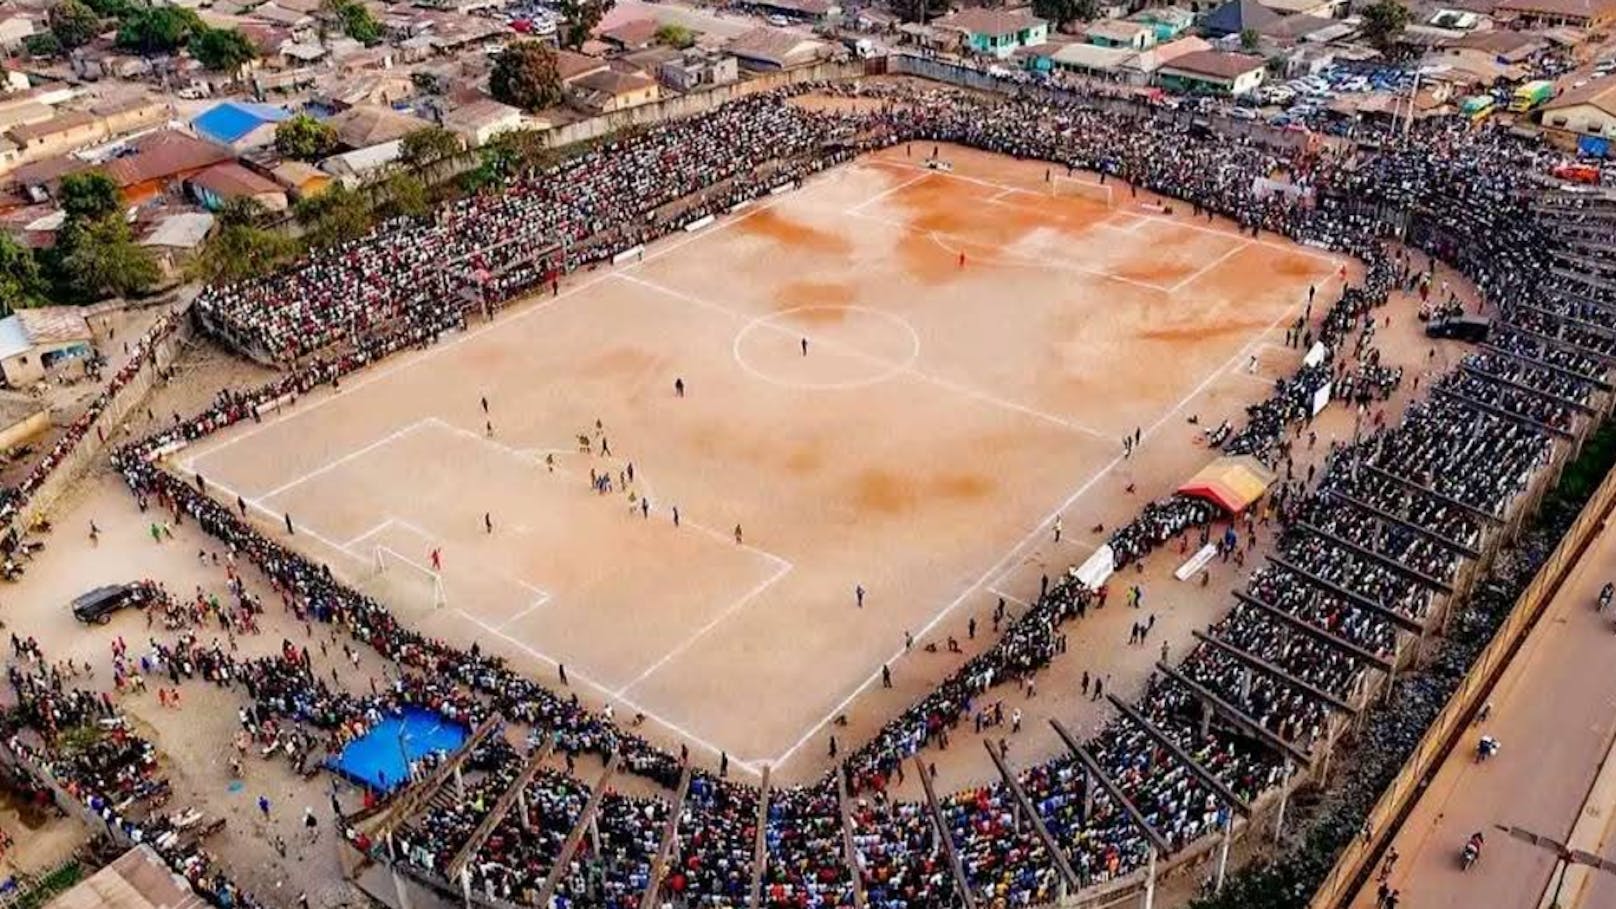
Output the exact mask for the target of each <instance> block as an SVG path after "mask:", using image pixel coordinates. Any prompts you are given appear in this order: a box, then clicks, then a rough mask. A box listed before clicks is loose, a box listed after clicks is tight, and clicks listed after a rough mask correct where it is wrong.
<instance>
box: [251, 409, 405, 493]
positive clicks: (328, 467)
mask: <svg viewBox="0 0 1616 909" xmlns="http://www.w3.org/2000/svg"><path fill="white" fill-rule="evenodd" d="M432 419H433V418H431V417H428V418H426V419H421V420H416V421H415V422H414V423H410V424H408V425H406V426H404V427H403V428H401V429H397V430H394V431H393V432H390V433H388V434H387V435H385V436H382V437H381V438H379V439H376V440H375V441H373V442H371V443H369V444H368V445H364V446H362V447H360V448H356V449H354V450H353V451H350V452H348V453H347V454H345V455H343V456H342V457H340V458H335V459H333V460H330V461H327V462H326V463H324V464H322V465H320V466H319V467H316V468H314V469H313V470H310V471H308V472H307V473H303V474H300V475H298V476H296V477H293V478H292V479H290V480H287V481H286V482H285V483H282V484H281V485H279V486H277V487H275V488H274V489H271V490H270V491H269V492H266V493H264V494H263V495H261V496H259V497H258V501H260V502H267V501H269V500H270V499H273V498H275V497H276V496H278V495H280V494H281V493H283V492H286V491H288V490H291V489H295V488H297V487H298V486H301V485H303V484H304V483H307V482H308V481H310V480H312V479H314V478H315V477H318V476H322V475H324V474H327V473H330V472H331V471H333V470H336V469H337V468H338V467H341V466H342V465H344V464H347V463H348V462H350V461H354V460H358V459H359V458H362V457H364V456H365V455H367V454H370V453H371V452H373V451H375V450H376V449H378V448H385V447H387V446H388V445H391V444H393V443H394V442H397V441H398V440H399V439H402V438H404V437H405V436H407V435H409V434H410V433H412V432H415V431H416V430H417V429H420V428H421V426H422V424H425V423H428V422H431V420H432Z"/></svg>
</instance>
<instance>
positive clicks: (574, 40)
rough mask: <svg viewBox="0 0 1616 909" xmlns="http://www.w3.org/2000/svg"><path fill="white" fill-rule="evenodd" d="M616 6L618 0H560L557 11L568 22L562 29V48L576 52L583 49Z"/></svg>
mask: <svg viewBox="0 0 1616 909" xmlns="http://www.w3.org/2000/svg"><path fill="white" fill-rule="evenodd" d="M615 5H616V0H559V5H558V6H557V11H558V12H560V13H561V15H562V17H563V18H565V19H566V20H567V23H566V25H565V26H564V27H562V29H561V34H560V38H561V46H562V47H570V48H573V49H575V50H576V49H577V48H580V47H582V46H583V43H584V42H585V41H588V40H589V36H590V35H591V34H592V33H593V32H594V31H595V26H597V25H599V24H600V20H601V19H602V18H603V17H604V16H605V15H606V14H607V13H609V12H611V9H612V7H613V6H615Z"/></svg>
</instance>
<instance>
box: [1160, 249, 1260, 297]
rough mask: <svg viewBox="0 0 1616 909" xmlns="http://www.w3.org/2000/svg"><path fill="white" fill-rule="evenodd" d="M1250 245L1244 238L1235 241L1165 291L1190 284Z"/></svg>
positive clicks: (1176, 289) (1171, 292) (1174, 292)
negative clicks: (1223, 251)
mask: <svg viewBox="0 0 1616 909" xmlns="http://www.w3.org/2000/svg"><path fill="white" fill-rule="evenodd" d="M1250 247H1251V241H1250V240H1245V241H1242V242H1240V243H1236V244H1235V245H1234V246H1232V247H1230V249H1229V251H1228V252H1225V253H1224V254H1223V255H1221V256H1218V257H1217V258H1216V259H1213V260H1212V261H1210V262H1208V263H1206V264H1205V265H1203V266H1201V267H1200V268H1197V269H1196V270H1195V271H1194V272H1192V273H1191V274H1190V275H1189V277H1187V278H1185V279H1184V280H1182V281H1180V282H1178V283H1177V284H1174V285H1173V286H1172V287H1169V288H1167V292H1168V293H1169V294H1176V293H1178V292H1179V291H1181V290H1183V289H1184V288H1185V287H1188V286H1189V285H1190V284H1193V283H1194V282H1196V281H1198V280H1200V279H1201V278H1202V277H1203V276H1205V275H1206V273H1207V272H1209V271H1211V270H1212V269H1214V268H1217V267H1218V266H1219V265H1222V264H1223V263H1225V262H1227V261H1229V259H1230V258H1232V257H1233V256H1234V255H1236V254H1237V253H1243V252H1245V251H1246V250H1247V249H1249V248H1250Z"/></svg>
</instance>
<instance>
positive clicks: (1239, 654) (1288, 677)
mask: <svg viewBox="0 0 1616 909" xmlns="http://www.w3.org/2000/svg"><path fill="white" fill-rule="evenodd" d="M1190 633H1191V634H1193V635H1195V636H1196V638H1198V639H1200V640H1201V641H1204V642H1205V643H1206V644H1207V645H1209V646H1211V647H1214V648H1216V649H1218V650H1221V651H1223V652H1224V653H1226V654H1228V655H1229V656H1231V657H1233V658H1234V659H1236V660H1237V661H1239V662H1241V663H1244V664H1245V665H1246V666H1249V667H1250V668H1252V669H1255V670H1257V671H1258V672H1261V673H1262V674H1264V675H1266V676H1268V677H1269V678H1272V679H1274V680H1276V681H1278V682H1279V683H1280V684H1282V685H1289V686H1291V687H1292V688H1295V689H1296V690H1298V691H1301V692H1303V693H1305V694H1307V695H1308V696H1309V697H1311V698H1313V699H1314V700H1316V701H1320V702H1322V703H1325V704H1329V705H1330V706H1331V707H1334V708H1335V709H1336V710H1341V711H1345V712H1346V713H1351V714H1356V713H1357V712H1358V710H1357V708H1355V707H1353V706H1352V705H1351V704H1349V703H1347V702H1346V701H1345V700H1342V699H1341V698H1339V697H1337V696H1336V695H1334V694H1331V693H1330V692H1328V691H1325V690H1324V689H1323V688H1320V687H1319V686H1317V685H1315V684H1313V683H1312V682H1309V681H1306V680H1304V679H1299V678H1297V677H1296V676H1294V675H1292V674H1290V673H1289V672H1286V671H1285V670H1283V669H1281V668H1279V667H1278V666H1276V665H1274V664H1273V663H1271V662H1269V661H1267V660H1265V659H1263V658H1262V657H1260V656H1257V655H1256V654H1254V653H1252V652H1250V651H1248V650H1246V649H1245V648H1243V647H1240V646H1237V645H1235V644H1231V643H1230V642H1228V641H1226V640H1224V639H1223V638H1220V637H1217V636H1215V635H1210V634H1207V633H1206V632H1204V631H1201V630H1200V629H1199V628H1196V629H1192V630H1191V631H1190Z"/></svg>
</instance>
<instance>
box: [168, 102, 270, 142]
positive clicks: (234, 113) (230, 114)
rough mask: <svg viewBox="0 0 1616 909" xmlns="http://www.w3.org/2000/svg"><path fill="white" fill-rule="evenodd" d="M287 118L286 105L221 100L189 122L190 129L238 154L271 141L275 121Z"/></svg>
mask: <svg viewBox="0 0 1616 909" xmlns="http://www.w3.org/2000/svg"><path fill="white" fill-rule="evenodd" d="M289 117H291V114H290V113H289V112H287V111H286V109H285V108H280V107H275V106H273V105H269V104H254V103H252V102H247V101H224V102H221V103H219V104H215V105H214V106H212V107H210V108H208V109H207V110H205V111H203V112H202V113H201V114H198V115H197V116H196V118H195V119H193V120H192V121H191V129H192V131H194V132H195V133H196V134H197V135H198V136H200V137H201V138H203V139H206V140H208V141H209V142H215V143H218V144H219V145H223V146H225V147H226V148H229V149H230V150H231V151H233V152H235V153H236V154H238V155H239V154H242V153H244V152H246V151H247V150H249V149H254V148H263V147H264V146H266V145H270V144H272V143H274V141H275V126H276V124H279V123H280V122H281V121H282V120H286V119H288V118H289Z"/></svg>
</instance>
